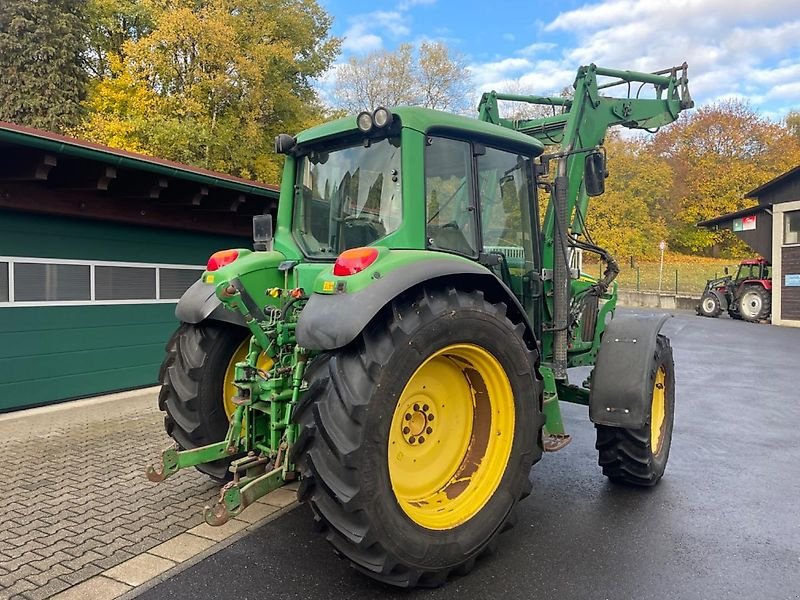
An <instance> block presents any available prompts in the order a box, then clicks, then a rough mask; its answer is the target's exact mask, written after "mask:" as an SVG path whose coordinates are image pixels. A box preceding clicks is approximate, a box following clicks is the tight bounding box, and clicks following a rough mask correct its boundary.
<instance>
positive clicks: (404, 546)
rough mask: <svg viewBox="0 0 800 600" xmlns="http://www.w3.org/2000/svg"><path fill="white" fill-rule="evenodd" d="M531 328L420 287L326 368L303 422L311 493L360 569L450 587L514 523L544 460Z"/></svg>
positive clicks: (472, 299) (330, 531) (322, 519)
mask: <svg viewBox="0 0 800 600" xmlns="http://www.w3.org/2000/svg"><path fill="white" fill-rule="evenodd" d="M523 333H524V327H523V326H522V325H521V324H519V323H517V324H515V323H513V322H512V321H511V320H510V319H509V318H508V316H507V315H506V307H505V305H504V304H501V303H498V304H492V303H490V302H488V301H487V300H485V299H484V297H483V295H482V294H481V293H480V292H471V293H466V292H461V291H457V290H455V289H452V288H450V289H448V290H437V291H429V290H421V291H420V293H419V295H418V296H416V297H413V298H412V297H408V298H404V299H398V300H395V301H394V302H393V303H392V305H391V307H390V309H389V310H387V311H385V313H384V314H383V315H381V316H379V317H378V318H376V319H375V320H374V321H373V322H372V323H371V324H370V325H369V326H368V327H367V329H366V330H365V331H364V332H363V333H362V335H361V336H360V337H359V338H358V339H357V340H356V341H354V342H353V343H352V344H350V345H349V346H347V347H346V348H343V349H340V350H337V351H335V352H333V353H329V354H325V355H322V356H319V357H317V358H315V359H314V360H313V362H312V363H311V365H310V366H309V369H308V371H307V373H306V382H307V384H308V391H307V392H306V393H305V394H304V396H303V398H302V399H301V401H300V403H299V404H298V406H297V408H296V410H295V414H294V415H293V419H294V420H295V422H297V423H298V425H299V431H300V433H299V436H298V440H297V443H296V444H295V446H294V448H293V454H292V457H293V460H294V461H295V462H296V463H298V466H299V467H300V469H301V472H302V477H303V479H302V482H301V485H300V488H299V489H298V498H299V499H300V500H301V501H308V502H309V503H310V505H311V507H312V509H313V511H314V513H315V520H316V521H317V523H318V524H319V526H320V529H321V530H322V531H323V532H324V533H325V536H326V538H327V540H328V541H329V542H330V543H331V544H332V545H333V546H334V548H335V549H336V550H337V551H338V552H339V553H340V554H342V555H344V556H345V557H347V558H348V559H349V560H350V561H351V562H352V563H353V565H354V566H355V567H356V568H357V569H359V570H360V571H362V572H364V573H366V574H367V575H369V576H370V577H372V578H374V579H377V580H379V581H382V582H384V583H388V584H392V585H396V586H401V587H411V586H415V585H423V586H436V585H440V584H442V583H444V581H445V580H446V579H447V577H448V575H449V574H450V573H452V572H459V573H464V572H467V571H469V570H470V569H471V567H472V565H473V564H474V562H475V559H476V558H477V557H478V556H479V555H481V554H482V553H484V552H485V551H487V550H490V549H492V548H493V547H494V545H495V540H496V537H497V535H498V534H499V533H500V532H501V531H502V530H503V529H504V528H505V527H507V526H509V525H510V522H511V519H512V511H513V509H514V507H515V506H516V504H517V502H518V501H519V500H520V499H521V498H523V497H525V496H527V495H528V493H529V492H530V487H531V484H530V481H529V479H528V474H529V471H530V468H531V465H532V464H533V463H534V462H535V461H537V460H538V459H539V458H540V457H541V436H540V430H541V426H542V417H541V405H540V403H541V393H542V384H541V381H540V380H539V379H538V376H537V375H536V373H537V370H536V367H537V361H538V354H537V352H536V350H535V349H531V348H530V347H529V345H528V344H527V343H526V341H525V340H524V339H523ZM534 348H535V346H534Z"/></svg>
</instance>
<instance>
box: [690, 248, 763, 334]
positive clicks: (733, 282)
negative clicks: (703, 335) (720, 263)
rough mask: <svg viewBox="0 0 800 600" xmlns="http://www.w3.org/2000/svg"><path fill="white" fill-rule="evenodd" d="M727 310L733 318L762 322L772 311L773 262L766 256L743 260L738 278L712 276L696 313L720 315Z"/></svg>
mask: <svg viewBox="0 0 800 600" xmlns="http://www.w3.org/2000/svg"><path fill="white" fill-rule="evenodd" d="M725 310H727V311H728V315H730V317H731V318H732V319H742V320H744V321H751V322H757V321H763V320H765V319H769V317H770V313H771V312H772V277H771V272H770V264H769V262H768V261H767V260H765V259H763V258H753V259H747V260H743V261H742V262H741V263H740V264H739V270H738V271H737V272H736V276H735V277H731V276H730V275H729V274H728V267H725V276H724V277H719V278H717V279H709V280H708V281H707V282H706V288H705V290H704V291H703V295H702V296H701V297H700V303H699V304H698V305H697V314H698V315H700V316H703V317H718V316H720V315H721V314H722V312H723V311H725Z"/></svg>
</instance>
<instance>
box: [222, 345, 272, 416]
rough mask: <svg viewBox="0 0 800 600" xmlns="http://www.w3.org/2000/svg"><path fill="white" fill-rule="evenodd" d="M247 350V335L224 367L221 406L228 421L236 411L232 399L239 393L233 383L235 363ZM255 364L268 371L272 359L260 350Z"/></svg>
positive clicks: (244, 355) (245, 354)
mask: <svg viewBox="0 0 800 600" xmlns="http://www.w3.org/2000/svg"><path fill="white" fill-rule="evenodd" d="M249 350H250V338H249V337H247V338H245V340H244V341H243V342H242V343H241V344H239V347H238V348H236V352H234V353H233V356H231V360H230V362H228V368H226V369H225V380H224V382H223V384H222V406H223V408H224V409H225V416H226V417H228V421H230V420H231V419H232V418H233V413H234V412H236V405H235V404H234V403H233V399H234V398H235V397H236V396H237V395H238V393H239V388H237V387H236V386H235V385H234V383H233V380H234V377H235V376H236V363H238V362H242V361H243V360H245V359H246V358H247V352H248V351H249ZM256 366H257V367H258V368H259V370H261V371H264V372H266V371H269V370H270V369H271V368H272V359H271V358H270V357H269V355H267V354H266V353H265V352H262V353H261V355H260V356H259V357H258V361H257V362H256Z"/></svg>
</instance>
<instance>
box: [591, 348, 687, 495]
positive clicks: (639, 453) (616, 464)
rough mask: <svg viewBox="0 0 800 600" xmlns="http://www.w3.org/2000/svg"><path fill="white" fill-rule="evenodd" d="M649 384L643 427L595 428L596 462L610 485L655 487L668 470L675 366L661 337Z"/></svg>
mask: <svg viewBox="0 0 800 600" xmlns="http://www.w3.org/2000/svg"><path fill="white" fill-rule="evenodd" d="M650 385H651V389H652V390H653V394H652V399H651V402H650V410H649V411H648V413H647V420H646V422H645V426H644V427H642V428H641V429H625V428H622V427H608V426H605V425H596V426H595V427H596V428H597V444H596V448H597V450H598V451H599V460H598V462H599V464H600V466H601V467H602V468H603V475H605V476H606V477H608V479H609V480H610V481H611V482H613V483H619V484H625V485H634V486H644V487H650V486H654V485H656V484H657V483H658V482H659V481H660V480H661V477H662V476H663V475H664V469H666V467H667V460H668V459H669V450H670V446H671V445H672V424H673V419H674V413H675V365H674V363H673V359H672V348H671V347H670V345H669V339H668V338H667V337H666V336H663V335H659V336H658V340H657V342H656V351H655V352H654V354H653V360H652V366H651V369H650Z"/></svg>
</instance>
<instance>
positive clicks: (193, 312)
mask: <svg viewBox="0 0 800 600" xmlns="http://www.w3.org/2000/svg"><path fill="white" fill-rule="evenodd" d="M175 317H176V318H177V319H178V320H179V321H182V322H184V323H200V322H201V321H205V320H206V319H210V320H212V321H223V322H225V323H232V324H233V325H241V326H242V327H247V325H246V324H245V322H244V317H242V315H241V314H240V313H238V312H234V311H232V310H227V309H226V308H225V306H223V304H222V302H221V301H220V299H219V298H217V295H216V294H215V293H214V286H213V285H211V284H208V283H203V282H202V280H200V279H198V280H197V281H195V282H194V283H193V284H192V285H191V287H190V288H189V289H188V290H186V291H185V292H184V293H183V296H181V299H180V300H179V301H178V305H177V306H176V307H175Z"/></svg>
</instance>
